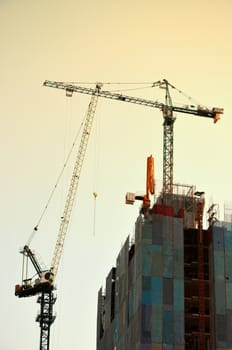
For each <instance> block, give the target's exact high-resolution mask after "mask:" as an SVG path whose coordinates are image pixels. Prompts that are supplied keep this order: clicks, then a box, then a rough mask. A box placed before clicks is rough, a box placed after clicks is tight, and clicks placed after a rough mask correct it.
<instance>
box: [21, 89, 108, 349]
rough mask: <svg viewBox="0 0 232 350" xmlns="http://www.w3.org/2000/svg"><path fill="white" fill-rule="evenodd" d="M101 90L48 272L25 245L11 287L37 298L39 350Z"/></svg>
mask: <svg viewBox="0 0 232 350" xmlns="http://www.w3.org/2000/svg"><path fill="white" fill-rule="evenodd" d="M101 86H102V85H101V84H97V85H96V88H95V89H94V90H93V93H92V97H91V101H90V104H89V107H88V112H87V116H86V119H85V123H84V126H83V132H82V137H81V140H80V145H79V149H78V153H77V156H76V161H75V165H74V170H73V174H72V178H71V182H70V186H69V190H68V195H67V198H66V203H65V208H64V213H63V216H62V221H61V224H60V228H59V233H58V237H57V241H56V245H55V249H54V254H53V258H52V262H51V267H50V269H49V270H43V268H42V267H41V264H40V262H39V260H38V258H37V257H36V255H35V254H34V253H33V251H32V250H31V249H30V248H29V246H28V245H25V246H24V248H23V250H22V252H21V253H22V254H23V276H22V282H21V284H17V285H16V286H15V295H16V296H18V297H19V298H22V297H30V296H34V295H38V303H39V304H40V314H39V315H38V316H37V319H36V321H38V322H39V324H40V329H41V330H40V348H39V349H40V350H49V343H50V326H51V324H52V323H53V322H54V320H55V316H54V314H53V305H54V303H55V301H56V297H55V294H54V281H55V277H56V274H57V270H58V267H59V262H60V258H61V254H62V250H63V246H64V241H65V237H66V234H67V230H68V225H69V221H70V217H71V213H72V208H73V203H74V200H75V197H76V191H77V187H78V183H79V178H80V174H81V168H82V165H83V161H84V157H85V153H86V149H87V144H88V140H89V136H90V132H91V128H92V124H93V118H94V114H95V111H96V106H97V100H98V93H99V91H100V89H101ZM36 229H37V228H35V230H36ZM28 260H30V261H31V263H32V265H33V267H34V269H35V272H36V278H35V279H33V278H28Z"/></svg>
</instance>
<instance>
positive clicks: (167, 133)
mask: <svg viewBox="0 0 232 350" xmlns="http://www.w3.org/2000/svg"><path fill="white" fill-rule="evenodd" d="M44 86H48V87H53V88H57V89H63V90H66V93H67V94H71V93H72V92H79V93H82V94H88V95H93V94H96V92H95V90H94V89H92V88H87V87H82V86H77V85H75V84H69V83H63V82H56V81H49V80H46V81H45V82H44ZM152 86H154V87H155V86H157V87H160V88H163V89H165V103H161V102H157V101H152V100H147V99H143V98H139V97H132V96H127V95H123V94H120V93H114V92H110V91H103V90H99V91H98V92H97V95H98V96H99V97H104V98H108V99H111V100H116V101H122V102H129V103H135V104H138V105H142V106H147V107H152V108H158V109H160V110H161V111H162V112H163V118H164V122H163V194H172V192H173V135H174V130H173V126H174V122H175V117H174V116H173V112H179V113H185V114H192V115H195V116H199V117H207V118H211V119H213V120H214V122H215V123H216V122H217V121H218V119H220V114H222V113H223V108H216V107H214V108H207V107H205V106H201V105H197V106H193V105H187V106H186V105H185V106H182V107H178V106H173V104H172V99H171V95H170V91H169V87H171V88H175V87H174V86H173V85H171V84H170V83H169V82H168V81H167V80H166V79H163V80H161V81H157V82H155V83H153V85H152Z"/></svg>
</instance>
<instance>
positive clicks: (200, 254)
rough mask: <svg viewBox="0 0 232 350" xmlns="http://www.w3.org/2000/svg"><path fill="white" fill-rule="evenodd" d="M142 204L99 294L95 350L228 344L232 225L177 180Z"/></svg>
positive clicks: (190, 349)
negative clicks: (168, 190) (147, 205)
mask: <svg viewBox="0 0 232 350" xmlns="http://www.w3.org/2000/svg"><path fill="white" fill-rule="evenodd" d="M165 196H166V197H164V196H160V198H158V199H157V201H156V202H155V204H154V205H153V206H152V207H151V208H149V209H145V210H144V208H143V210H141V213H140V215H139V216H138V218H137V221H136V224H135V236H134V237H133V238H130V237H128V238H127V239H126V241H125V244H124V245H123V247H122V249H121V251H120V252H119V255H118V257H117V261H116V266H115V267H113V268H112V269H111V271H110V272H109V274H108V276H107V278H106V287H105V289H103V288H101V289H100V290H99V293H98V311H97V350H164V349H165V350H184V349H186V350H213V349H215V350H222V349H232V263H231V262H232V224H231V220H228V222H224V221H223V222H222V221H218V220H217V218H216V216H215V211H214V210H213V206H212V207H211V208H210V209H209V210H208V221H207V222H208V224H207V225H208V228H207V229H203V227H202V217H203V211H204V194H203V193H202V192H196V191H195V188H194V187H192V186H174V188H173V194H172V195H168V194H166V195H165Z"/></svg>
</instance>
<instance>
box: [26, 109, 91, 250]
mask: <svg viewBox="0 0 232 350" xmlns="http://www.w3.org/2000/svg"><path fill="white" fill-rule="evenodd" d="M86 117H87V112H86V113H85V116H84V118H83V120H82V122H81V125H80V127H79V129H78V131H77V133H76V135H75V138H74V141H73V143H72V145H71V149H70V151H69V153H68V155H67V157H66V160H65V162H64V164H63V167H62V169H61V171H60V174H59V175H58V177H57V180H56V183H55V186H54V187H53V189H52V191H51V193H50V195H49V197H48V200H47V203H46V205H45V207H44V209H43V211H42V213H41V215H40V217H39V219H38V221H37V224H36V225H35V226H34V228H33V230H32V232H31V234H30V236H29V238H28V240H27V243H26V245H27V246H29V245H30V243H31V241H32V239H33V238H34V236H35V233H36V232H37V231H38V229H39V225H40V223H41V221H42V219H43V217H44V215H45V213H46V211H47V209H48V206H49V204H50V202H51V200H52V198H53V195H54V193H55V191H56V189H57V187H58V185H59V183H60V180H61V178H62V175H63V173H64V171H65V169H66V167H67V164H68V162H69V159H70V157H71V155H72V152H73V149H74V147H75V146H76V143H77V139H78V137H79V135H80V132H81V129H82V127H83V124H84V121H85V119H86Z"/></svg>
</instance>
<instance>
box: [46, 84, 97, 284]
mask: <svg viewBox="0 0 232 350" xmlns="http://www.w3.org/2000/svg"><path fill="white" fill-rule="evenodd" d="M92 90H93V94H92V97H91V101H90V104H89V108H88V112H87V117H86V120H85V124H84V127H83V133H82V137H81V141H80V145H79V150H78V153H77V157H76V161H75V165H74V170H73V174H72V178H71V183H70V186H69V190H68V195H67V199H66V204H65V208H64V213H63V216H62V221H61V225H60V229H59V233H58V237H57V241H56V245H55V249H54V254H53V258H52V262H51V273H52V275H53V282H54V279H55V277H56V274H57V270H58V267H59V262H60V258H61V254H62V250H63V246H64V241H65V237H66V234H67V230H68V225H69V221H70V217H71V213H72V208H73V203H74V200H75V196H76V191H77V187H78V183H79V179H80V173H81V168H82V165H83V161H84V157H85V153H86V149H87V144H88V140H89V135H90V132H91V128H92V125H93V119H94V114H95V111H96V106H97V100H98V93H99V90H100V85H99V84H98V85H96V89H95V90H94V89H92Z"/></svg>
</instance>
